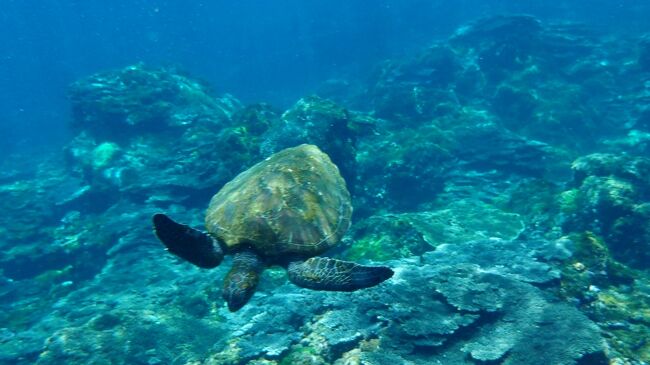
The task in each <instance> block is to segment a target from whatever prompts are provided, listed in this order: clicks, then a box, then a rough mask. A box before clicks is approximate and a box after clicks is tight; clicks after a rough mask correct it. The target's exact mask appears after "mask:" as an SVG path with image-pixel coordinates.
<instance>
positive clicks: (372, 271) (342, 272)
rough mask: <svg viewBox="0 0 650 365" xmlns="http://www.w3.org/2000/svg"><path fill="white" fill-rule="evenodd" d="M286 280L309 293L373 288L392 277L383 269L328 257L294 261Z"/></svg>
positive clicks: (385, 268) (391, 274)
mask: <svg viewBox="0 0 650 365" xmlns="http://www.w3.org/2000/svg"><path fill="white" fill-rule="evenodd" d="M287 271H288V273H289V280H291V282H293V283H294V284H296V285H298V286H301V287H303V288H308V289H316V290H331V291H354V290H357V289H363V288H368V287H371V286H375V285H377V284H379V283H381V282H383V281H384V280H386V279H388V278H390V277H391V276H393V270H391V269H390V268H388V267H385V266H363V265H358V264H355V263H354V262H348V261H341V260H336V259H331V258H327V257H312V258H309V259H307V260H305V261H294V262H291V263H290V264H289V267H288V268H287Z"/></svg>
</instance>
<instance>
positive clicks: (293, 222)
mask: <svg viewBox="0 0 650 365" xmlns="http://www.w3.org/2000/svg"><path fill="white" fill-rule="evenodd" d="M351 216H352V204H351V202H350V193H349V192H348V190H347V188H346V185H345V181H344V180H343V178H342V177H341V175H340V173H339V170H338V168H337V167H336V165H334V164H333V163H332V161H331V160H330V158H329V156H327V154H325V153H323V152H322V151H321V150H320V149H318V147H316V146H313V145H300V146H297V147H293V148H287V149H285V150H282V151H280V152H278V153H276V154H274V155H272V156H270V157H269V158H267V159H266V160H264V161H262V162H260V163H258V164H256V165H255V166H253V167H251V168H250V169H248V170H246V171H244V172H242V173H241V174H239V175H238V176H237V177H235V178H234V179H233V180H232V181H230V182H229V183H227V184H226V185H224V187H223V188H222V189H221V190H220V191H219V192H218V193H217V194H215V195H214V196H213V197H212V200H211V201H210V206H209V207H208V211H207V213H206V227H207V229H208V232H210V233H211V234H213V235H215V236H216V237H217V238H218V239H220V240H221V241H222V242H223V243H224V244H225V245H226V246H228V247H229V248H236V247H238V246H240V245H250V246H251V247H253V248H254V249H255V250H256V251H257V252H258V253H260V254H261V255H264V256H269V257H272V256H277V255H282V254H300V255H305V256H314V255H318V254H320V253H322V252H324V251H326V250H327V249H329V248H330V247H332V246H334V245H335V244H336V243H337V242H339V240H340V239H341V237H342V236H343V235H344V234H345V232H346V231H347V229H348V228H349V227H350V218H351Z"/></svg>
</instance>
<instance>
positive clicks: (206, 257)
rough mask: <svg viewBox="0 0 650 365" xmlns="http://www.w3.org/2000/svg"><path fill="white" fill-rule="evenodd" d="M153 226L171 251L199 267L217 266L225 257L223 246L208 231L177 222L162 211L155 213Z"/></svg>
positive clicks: (157, 235) (159, 237) (161, 240)
mask: <svg viewBox="0 0 650 365" xmlns="http://www.w3.org/2000/svg"><path fill="white" fill-rule="evenodd" d="M153 227H154V233H155V234H156V237H158V239H159V240H160V242H162V243H163V244H164V245H165V247H167V250H168V251H169V252H171V253H173V254H174V255H176V256H178V257H180V258H182V259H185V260H187V261H189V262H190V263H192V264H194V265H196V266H198V267H203V268H206V269H210V268H213V267H217V266H219V264H220V263H221V260H222V259H223V251H222V250H221V246H219V243H218V242H217V241H216V240H215V239H214V238H212V237H211V236H210V235H208V234H207V233H204V232H201V231H199V230H197V229H194V228H192V227H190V226H187V225H185V224H180V223H176V222H174V221H173V220H172V219H171V218H169V217H168V216H166V215H165V214H160V213H158V214H154V216H153Z"/></svg>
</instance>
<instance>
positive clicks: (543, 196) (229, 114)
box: [0, 16, 650, 365]
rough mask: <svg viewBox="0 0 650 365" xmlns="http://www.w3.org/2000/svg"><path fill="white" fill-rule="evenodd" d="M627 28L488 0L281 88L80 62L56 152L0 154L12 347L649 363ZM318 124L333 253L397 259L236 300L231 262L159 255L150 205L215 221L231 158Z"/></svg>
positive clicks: (310, 137)
mask: <svg viewBox="0 0 650 365" xmlns="http://www.w3.org/2000/svg"><path fill="white" fill-rule="evenodd" d="M634 37H636V38H631V37H630V38H627V37H624V36H608V37H603V36H600V35H598V34H597V33H595V32H593V31H591V30H588V29H585V28H584V27H582V26H578V25H575V24H570V23H557V24H548V23H544V22H541V21H539V20H538V19H535V18H533V17H530V16H498V17H491V18H486V19H479V20H477V21H475V22H472V23H469V24H467V25H465V26H463V27H461V28H459V29H458V30H457V31H456V32H455V33H454V34H453V35H451V37H449V38H448V39H443V40H438V41H435V42H433V43H432V45H431V46H430V47H429V48H427V49H425V50H423V51H421V52H419V53H418V54H415V55H413V56H410V57H409V56H407V57H404V58H403V59H400V60H386V61H384V62H382V63H381V64H379V65H378V67H377V70H376V72H375V73H373V75H372V76H371V77H370V79H369V80H368V81H367V82H366V83H365V84H364V83H363V82H361V81H358V80H357V81H354V80H333V81H331V82H330V83H328V84H327V85H324V86H323V88H322V90H323V94H322V95H320V96H306V97H303V98H301V99H299V100H298V101H297V102H296V103H295V104H293V105H292V106H290V107H289V108H288V109H287V110H286V111H283V110H281V109H278V108H276V107H274V106H271V105H268V104H264V103H259V104H253V105H248V106H244V105H242V103H241V102H239V101H238V100H237V99H236V98H235V97H233V96H231V95H228V94H221V95H217V94H216V93H214V92H213V91H211V90H210V88H209V87H207V86H206V85H204V84H203V83H202V82H199V81H196V80H194V79H193V78H191V77H190V76H188V75H185V74H183V73H181V72H179V71H178V70H176V69H174V68H155V67H148V66H145V65H143V64H136V65H133V66H127V67H124V68H122V69H117V70H111V71H105V72H100V73H97V74H95V75H91V76H89V77H86V78H83V79H81V80H79V81H77V82H75V83H74V84H73V85H72V86H71V87H70V90H69V96H70V102H71V104H72V120H71V126H72V131H73V133H74V137H73V138H72V139H71V140H70V142H69V143H68V144H67V147H66V148H65V151H64V153H63V154H62V156H58V158H49V159H43V160H39V161H33V160H31V159H30V156H17V157H13V158H11V157H9V156H8V157H7V158H6V159H3V160H2V161H0V207H2V210H3V212H4V213H5V214H3V215H2V216H1V217H0V222H1V223H0V234H1V235H2V237H3V239H2V240H1V241H0V249H1V252H2V256H0V264H1V265H2V266H0V268H1V269H0V309H1V311H0V313H1V314H0V320H1V323H2V325H0V364H60V363H92V364H103V363H106V364H176V363H184V364H204V365H208V364H232V365H240V364H260V365H261V364H264V365H284V364H335V365H347V364H387V363H395V364H416V365H417V364H432V363H433V364H435V363H440V364H443V363H444V364H468V365H470V364H538V363H540V359H544V362H545V363H553V364H579V365H585V364H594V365H599V364H607V363H609V364H630V365H641V364H646V363H649V362H650V345H649V344H650V341H648V339H649V338H650V331H649V330H648V328H650V299H649V298H650V275H649V274H648V270H649V268H648V262H650V256H649V255H650V254H649V252H650V249H649V247H648V244H649V242H650V226H649V225H648V222H649V221H650V178H649V177H648V176H650V160H649V159H648V157H647V156H648V152H649V151H650V143H648V141H650V137H649V136H650V122H649V121H650V114H649V112H648V107H647V100H648V96H649V95H650V79H648V75H649V74H648V72H649V71H648V69H649V67H650V66H648V65H649V64H650V61H648V59H650V58H649V57H650V56H648V55H649V54H650V51H649V50H650V47H649V46H648V40H647V37H638V36H636V35H635V36H634ZM343 89H351V90H348V91H345V90H343ZM355 93H356V94H355ZM325 96H326V97H330V96H331V99H327V98H325ZM305 142H308V143H313V144H317V145H318V146H319V147H320V148H322V149H323V150H324V151H325V152H327V153H328V154H329V155H330V156H331V158H332V160H333V161H334V162H335V163H336V164H337V165H338V168H339V169H340V171H341V173H342V175H343V176H344V177H345V179H346V182H347V185H348V187H349V190H350V191H351V192H352V202H353V206H354V216H353V226H352V229H351V230H350V231H349V234H348V235H347V236H346V237H344V238H343V244H342V245H339V246H337V247H336V249H335V250H334V251H332V252H329V254H330V255H332V256H335V257H339V258H348V259H354V260H359V261H361V262H363V261H366V262H373V261H381V262H382V265H388V266H390V267H391V268H393V269H394V270H395V271H396V274H395V276H394V277H393V278H392V279H391V280H388V281H386V282H385V283H383V284H382V285H379V286H377V287H374V288H371V289H367V290H363V291H358V292H354V293H332V292H317V291H307V290H302V289H299V288H297V287H295V286H293V285H290V284H288V283H287V280H286V277H285V274H284V271H283V270H278V269H275V270H274V269H270V270H266V271H265V273H264V274H263V276H262V278H261V281H260V287H259V290H258V292H257V293H256V294H255V295H254V296H253V298H252V299H251V302H250V305H248V306H246V307H244V308H243V309H242V310H241V311H239V312H236V313H230V312H229V311H228V310H227V308H226V307H225V304H224V302H223V299H222V295H221V288H220V286H219V285H218V283H216V282H215V277H222V276H223V275H224V274H225V273H224V272H223V270H225V268H226V267H228V265H227V264H226V265H222V266H221V267H220V268H217V269H215V270H214V271H213V272H209V273H208V272H205V271H204V270H200V269H197V268H195V267H192V266H190V265H188V264H186V263H181V262H180V261H178V260H177V259H175V258H174V257H172V256H171V255H168V254H166V253H165V251H164V250H163V248H162V247H161V246H160V245H159V244H158V243H157V242H155V238H154V237H153V235H152V234H151V228H150V217H151V215H152V214H154V213H157V212H159V211H160V210H165V211H167V212H170V214H172V215H173V216H174V217H175V218H177V219H179V221H184V222H188V224H190V225H191V226H193V227H200V226H201V225H202V224H203V222H202V217H203V212H204V210H205V208H206V202H207V201H208V200H209V197H210V196H212V194H214V193H215V192H216V191H217V190H218V189H219V188H220V187H221V186H222V185H223V184H224V183H225V182H226V181H228V180H230V179H231V178H232V177H234V176H235V175H236V174H237V173H239V172H241V171H243V170H245V169H246V168H247V167H249V166H251V165H252V164H253V163H255V162H256V161H258V160H260V159H262V158H265V157H268V156H269V155H270V154H271V153H273V152H276V151H278V150H280V149H282V148H285V147H289V146H293V145H296V144H299V143H305Z"/></svg>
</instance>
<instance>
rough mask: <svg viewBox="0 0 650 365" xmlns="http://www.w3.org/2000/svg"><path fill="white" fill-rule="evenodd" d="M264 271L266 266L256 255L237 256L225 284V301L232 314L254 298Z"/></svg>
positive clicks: (244, 252)
mask: <svg viewBox="0 0 650 365" xmlns="http://www.w3.org/2000/svg"><path fill="white" fill-rule="evenodd" d="M262 270H264V264H263V263H262V260H260V258H259V257H258V256H257V254H256V253H254V252H252V251H243V252H238V253H236V254H235V257H234V259H233V264H232V268H231V269H230V271H229V272H228V275H226V278H225V279H224V283H223V299H225V300H226V302H227V303H228V309H230V311H231V312H235V311H237V310H239V309H240V308H241V307H243V306H244V304H246V303H247V302H248V300H249V299H250V298H251V297H252V296H253V293H255V289H256V288H257V283H258V282H259V279H260V274H261V273H262Z"/></svg>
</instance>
